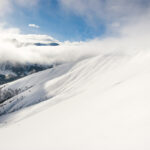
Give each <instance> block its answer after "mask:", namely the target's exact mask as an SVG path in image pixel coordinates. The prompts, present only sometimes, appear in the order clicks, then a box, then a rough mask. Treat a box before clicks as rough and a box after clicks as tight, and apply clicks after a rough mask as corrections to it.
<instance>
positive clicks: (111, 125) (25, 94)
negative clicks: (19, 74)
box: [0, 51, 150, 150]
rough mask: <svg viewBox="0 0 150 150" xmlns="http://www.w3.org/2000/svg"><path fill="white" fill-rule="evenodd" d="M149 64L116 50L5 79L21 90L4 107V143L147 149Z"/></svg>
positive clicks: (146, 57)
mask: <svg viewBox="0 0 150 150" xmlns="http://www.w3.org/2000/svg"><path fill="white" fill-rule="evenodd" d="M149 65H150V53H149V52H148V51H138V52H137V53H136V54H134V55H128V54H126V53H118V51H114V52H113V53H112V52H108V53H107V54H106V53H105V54H100V55H98V56H95V57H90V58H87V59H83V60H80V61H76V62H72V63H70V62H68V63H66V64H62V65H60V66H56V67H55V68H52V69H48V70H46V71H42V72H40V73H35V74H33V75H30V76H28V77H25V78H22V79H20V80H17V81H15V82H12V83H9V84H6V85H5V87H4V88H5V89H7V88H13V89H18V88H20V89H21V93H19V94H18V95H17V96H15V97H13V98H11V99H9V100H7V101H5V102H4V103H3V104H5V105H3V106H1V108H0V111H1V114H3V115H2V116H1V117H0V122H1V124H2V125H5V126H4V128H1V129H0V139H1V148H2V149H3V150H9V149H15V150H19V149H32V150H35V149H36V150H38V149H39V150H40V149H47V150H48V149H57V150H58V149H65V150H67V149H68V150H69V149H78V150H79V149H87V150H88V149H89V150H91V149H97V150H99V149H108V150H112V149H116V150H120V149H122V150H126V149H128V150H133V149H135V150H138V149H139V150H140V149H144V150H148V149H149V148H150V146H149V138H150V136H149V135H150V128H149V126H150V121H149V117H150V102H149V98H150V94H149V89H150V80H149V76H150V70H149ZM33 104H36V105H33ZM17 110H18V111H17ZM18 121H19V122H18ZM14 122H16V123H15V124H14ZM10 123H13V124H12V125H11V126H7V125H9V124H10ZM10 135H11V136H10ZM8 143H9V144H8Z"/></svg>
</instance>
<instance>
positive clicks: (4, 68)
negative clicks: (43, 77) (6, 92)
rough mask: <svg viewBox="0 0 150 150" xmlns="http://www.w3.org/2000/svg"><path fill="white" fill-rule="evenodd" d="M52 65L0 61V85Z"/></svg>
mask: <svg viewBox="0 0 150 150" xmlns="http://www.w3.org/2000/svg"><path fill="white" fill-rule="evenodd" d="M52 67H53V65H41V64H29V63H27V64H20V63H15V64H14V63H10V62H5V63H1V64H0V85H1V84H5V83H8V82H10V81H14V80H16V79H19V78H22V77H25V76H27V75H30V74H32V73H35V72H39V71H42V70H45V69H48V68H52Z"/></svg>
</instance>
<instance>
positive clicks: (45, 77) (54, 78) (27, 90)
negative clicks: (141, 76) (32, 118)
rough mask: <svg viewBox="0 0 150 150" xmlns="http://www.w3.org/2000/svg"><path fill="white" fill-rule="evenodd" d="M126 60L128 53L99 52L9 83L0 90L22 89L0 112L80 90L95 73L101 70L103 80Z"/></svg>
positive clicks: (3, 112) (105, 86)
mask: <svg viewBox="0 0 150 150" xmlns="http://www.w3.org/2000/svg"><path fill="white" fill-rule="evenodd" d="M128 59H129V57H128V56H126V55H125V56H123V55H122V56H121V55H120V54H117V53H116V54H113V53H112V54H111V53H110V54H105V55H99V56H97V57H92V58H89V59H85V60H82V61H79V62H74V63H67V64H64V65H60V66H58V67H57V66H56V67H55V68H52V69H48V70H46V71H43V72H41V73H36V74H34V75H30V76H28V77H27V78H23V79H21V80H18V81H16V82H13V83H10V84H8V85H6V86H5V87H4V89H3V90H7V89H14V90H15V89H21V92H20V93H19V94H18V95H15V96H14V97H12V98H10V99H8V100H6V101H5V102H3V103H2V104H1V107H0V114H1V115H5V114H8V113H11V112H15V111H17V110H20V109H22V108H25V107H28V106H31V105H34V104H37V103H40V102H42V101H46V100H48V101H51V99H55V98H56V97H59V96H64V97H65V99H66V98H68V97H70V96H71V95H72V94H73V95H75V94H77V93H80V92H81V91H82V88H83V87H86V85H87V84H88V83H89V81H90V79H91V78H93V77H94V76H95V75H96V74H97V73H100V72H101V74H100V75H101V79H102V81H101V82H102V83H103V74H105V73H106V72H107V71H109V69H110V68H112V69H113V68H115V67H117V66H119V64H120V63H125V62H126V61H127V60H128ZM101 79H100V80H101ZM108 80H109V79H108ZM114 82H115V80H114ZM109 84H110V85H105V84H103V86H102V87H101V89H100V90H102V89H105V88H108V87H109V86H112V83H109ZM107 86H108V87H107Z"/></svg>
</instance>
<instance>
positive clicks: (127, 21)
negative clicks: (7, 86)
mask: <svg viewBox="0 0 150 150" xmlns="http://www.w3.org/2000/svg"><path fill="white" fill-rule="evenodd" d="M27 1H28V0H27ZM27 1H23V0H21V1H19V0H15V2H16V3H18V5H24V6H25V5H26V4H25V3H26V2H27ZM1 2H2V3H1V4H0V8H1V9H3V7H2V6H8V5H9V2H10V0H6V1H5V0H2V1H1ZM37 2H38V1H36V0H35V1H34V2H33V4H34V5H35V4H37ZM59 2H60V5H61V6H62V7H63V8H65V10H67V11H72V12H74V13H76V14H77V15H80V16H83V17H85V18H86V19H87V20H88V22H93V21H96V20H97V19H99V20H104V21H105V22H106V26H107V27H108V29H109V30H111V31H112V32H114V33H117V34H116V35H115V36H114V34H113V35H111V36H110V35H109V36H106V37H105V38H103V39H102V38H101V39H99V38H96V39H93V40H91V41H86V42H69V41H66V42H60V45H59V46H57V47H53V46H45V47H39V46H35V45H30V46H27V47H25V46H22V47H17V46H16V43H17V42H21V43H26V42H31V43H32V42H49V41H56V40H55V39H53V38H52V37H50V36H48V35H23V34H21V32H20V30H19V29H15V28H9V29H5V28H4V27H2V26H1V27H0V62H5V61H11V62H20V63H41V64H50V63H66V62H70V61H71V62H73V61H77V60H80V59H83V58H87V57H92V56H97V55H107V54H113V53H114V52H115V53H118V54H124V55H128V56H130V55H134V54H135V53H138V52H146V51H149V50H150V42H149V39H150V1H148V0H130V1H129V0H105V1H104V0H84V1H83V0H60V1H59ZM33 4H32V5H33ZM95 18H96V20H95ZM32 26H34V27H35V26H36V25H32ZM57 42H58V41H57Z"/></svg>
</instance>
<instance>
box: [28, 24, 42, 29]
mask: <svg viewBox="0 0 150 150" xmlns="http://www.w3.org/2000/svg"><path fill="white" fill-rule="evenodd" d="M28 26H29V27H32V28H37V29H38V28H40V26H38V25H36V24H28Z"/></svg>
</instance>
